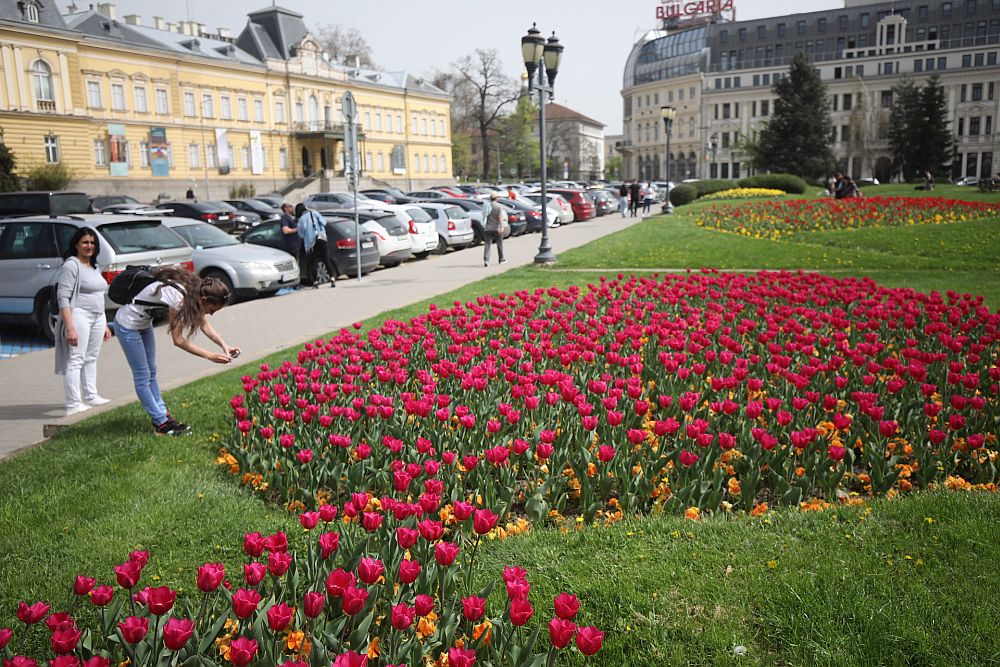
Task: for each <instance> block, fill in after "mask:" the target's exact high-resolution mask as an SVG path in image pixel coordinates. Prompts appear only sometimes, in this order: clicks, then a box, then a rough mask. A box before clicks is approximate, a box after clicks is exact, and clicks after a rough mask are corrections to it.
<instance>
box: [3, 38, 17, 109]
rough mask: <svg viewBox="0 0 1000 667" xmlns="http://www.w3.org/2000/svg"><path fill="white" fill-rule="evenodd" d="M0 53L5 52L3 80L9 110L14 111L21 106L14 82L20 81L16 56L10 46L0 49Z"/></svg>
mask: <svg viewBox="0 0 1000 667" xmlns="http://www.w3.org/2000/svg"><path fill="white" fill-rule="evenodd" d="M0 51H2V52H3V71H4V77H3V79H4V89H5V90H6V91H7V108H8V109H14V108H17V107H18V106H20V105H19V100H18V97H17V90H16V89H15V88H14V82H15V81H17V79H18V73H17V70H16V69H15V68H14V55H13V53H12V50H11V47H9V46H2V47H0Z"/></svg>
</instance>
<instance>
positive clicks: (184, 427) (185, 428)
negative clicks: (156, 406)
mask: <svg viewBox="0 0 1000 667" xmlns="http://www.w3.org/2000/svg"><path fill="white" fill-rule="evenodd" d="M167 420H168V421H172V422H173V423H175V424H177V427H178V428H179V429H181V430H182V431H190V430H191V427H190V426H188V425H187V424H185V423H184V422H181V421H177V420H176V419H174V418H173V417H171V416H170V413H169V412H168V413H167Z"/></svg>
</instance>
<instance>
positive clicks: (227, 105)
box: [219, 95, 233, 120]
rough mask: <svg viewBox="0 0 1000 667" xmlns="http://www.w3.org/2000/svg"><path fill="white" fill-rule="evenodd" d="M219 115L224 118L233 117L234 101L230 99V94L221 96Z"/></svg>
mask: <svg viewBox="0 0 1000 667" xmlns="http://www.w3.org/2000/svg"><path fill="white" fill-rule="evenodd" d="M219 117H220V118H222V119H224V120H229V119H230V118H232V117H233V103H232V101H230V99H229V95H223V96H222V97H220V98H219Z"/></svg>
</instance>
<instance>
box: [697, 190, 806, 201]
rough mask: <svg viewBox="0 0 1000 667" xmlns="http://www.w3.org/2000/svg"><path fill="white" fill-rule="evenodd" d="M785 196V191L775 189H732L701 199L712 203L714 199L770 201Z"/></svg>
mask: <svg viewBox="0 0 1000 667" xmlns="http://www.w3.org/2000/svg"><path fill="white" fill-rule="evenodd" d="M784 194H786V193H785V191H784V190H775V189H773V188H732V189H730V190H720V191H719V192H713V193H712V194H708V195H705V196H704V197H702V198H701V199H702V200H703V201H710V200H712V199H769V198H772V197H780V196H782V195H784Z"/></svg>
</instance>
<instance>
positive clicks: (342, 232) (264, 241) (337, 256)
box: [240, 216, 379, 284]
mask: <svg viewBox="0 0 1000 667" xmlns="http://www.w3.org/2000/svg"><path fill="white" fill-rule="evenodd" d="M323 217H324V218H326V249H327V252H328V253H329V256H330V260H331V261H332V262H333V265H334V267H335V270H336V271H337V275H348V276H351V277H357V273H358V272H357V263H358V252H357V250H358V249H357V241H356V238H357V237H356V236H355V235H354V219H353V218H352V219H350V220H348V219H346V218H335V217H333V216H330V217H327V216H323ZM240 240H241V241H243V242H244V243H253V244H256V245H265V246H268V247H270V248H277V249H279V250H280V249H281V248H283V247H284V246H283V245H282V234H281V225H280V224H279V223H278V222H277V221H275V222H262V223H261V224H259V225H257V226H256V227H254V228H253V229H249V230H247V231H246V232H244V233H243V235H242V236H241V237H240ZM378 262H379V255H378V245H377V243H376V241H375V235H374V234H372V233H371V232H369V231H368V230H366V229H364V228H362V230H361V275H365V274H367V273H370V272H372V271H373V270H374V269H375V267H377V266H378ZM302 284H305V282H303V283H302Z"/></svg>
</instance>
